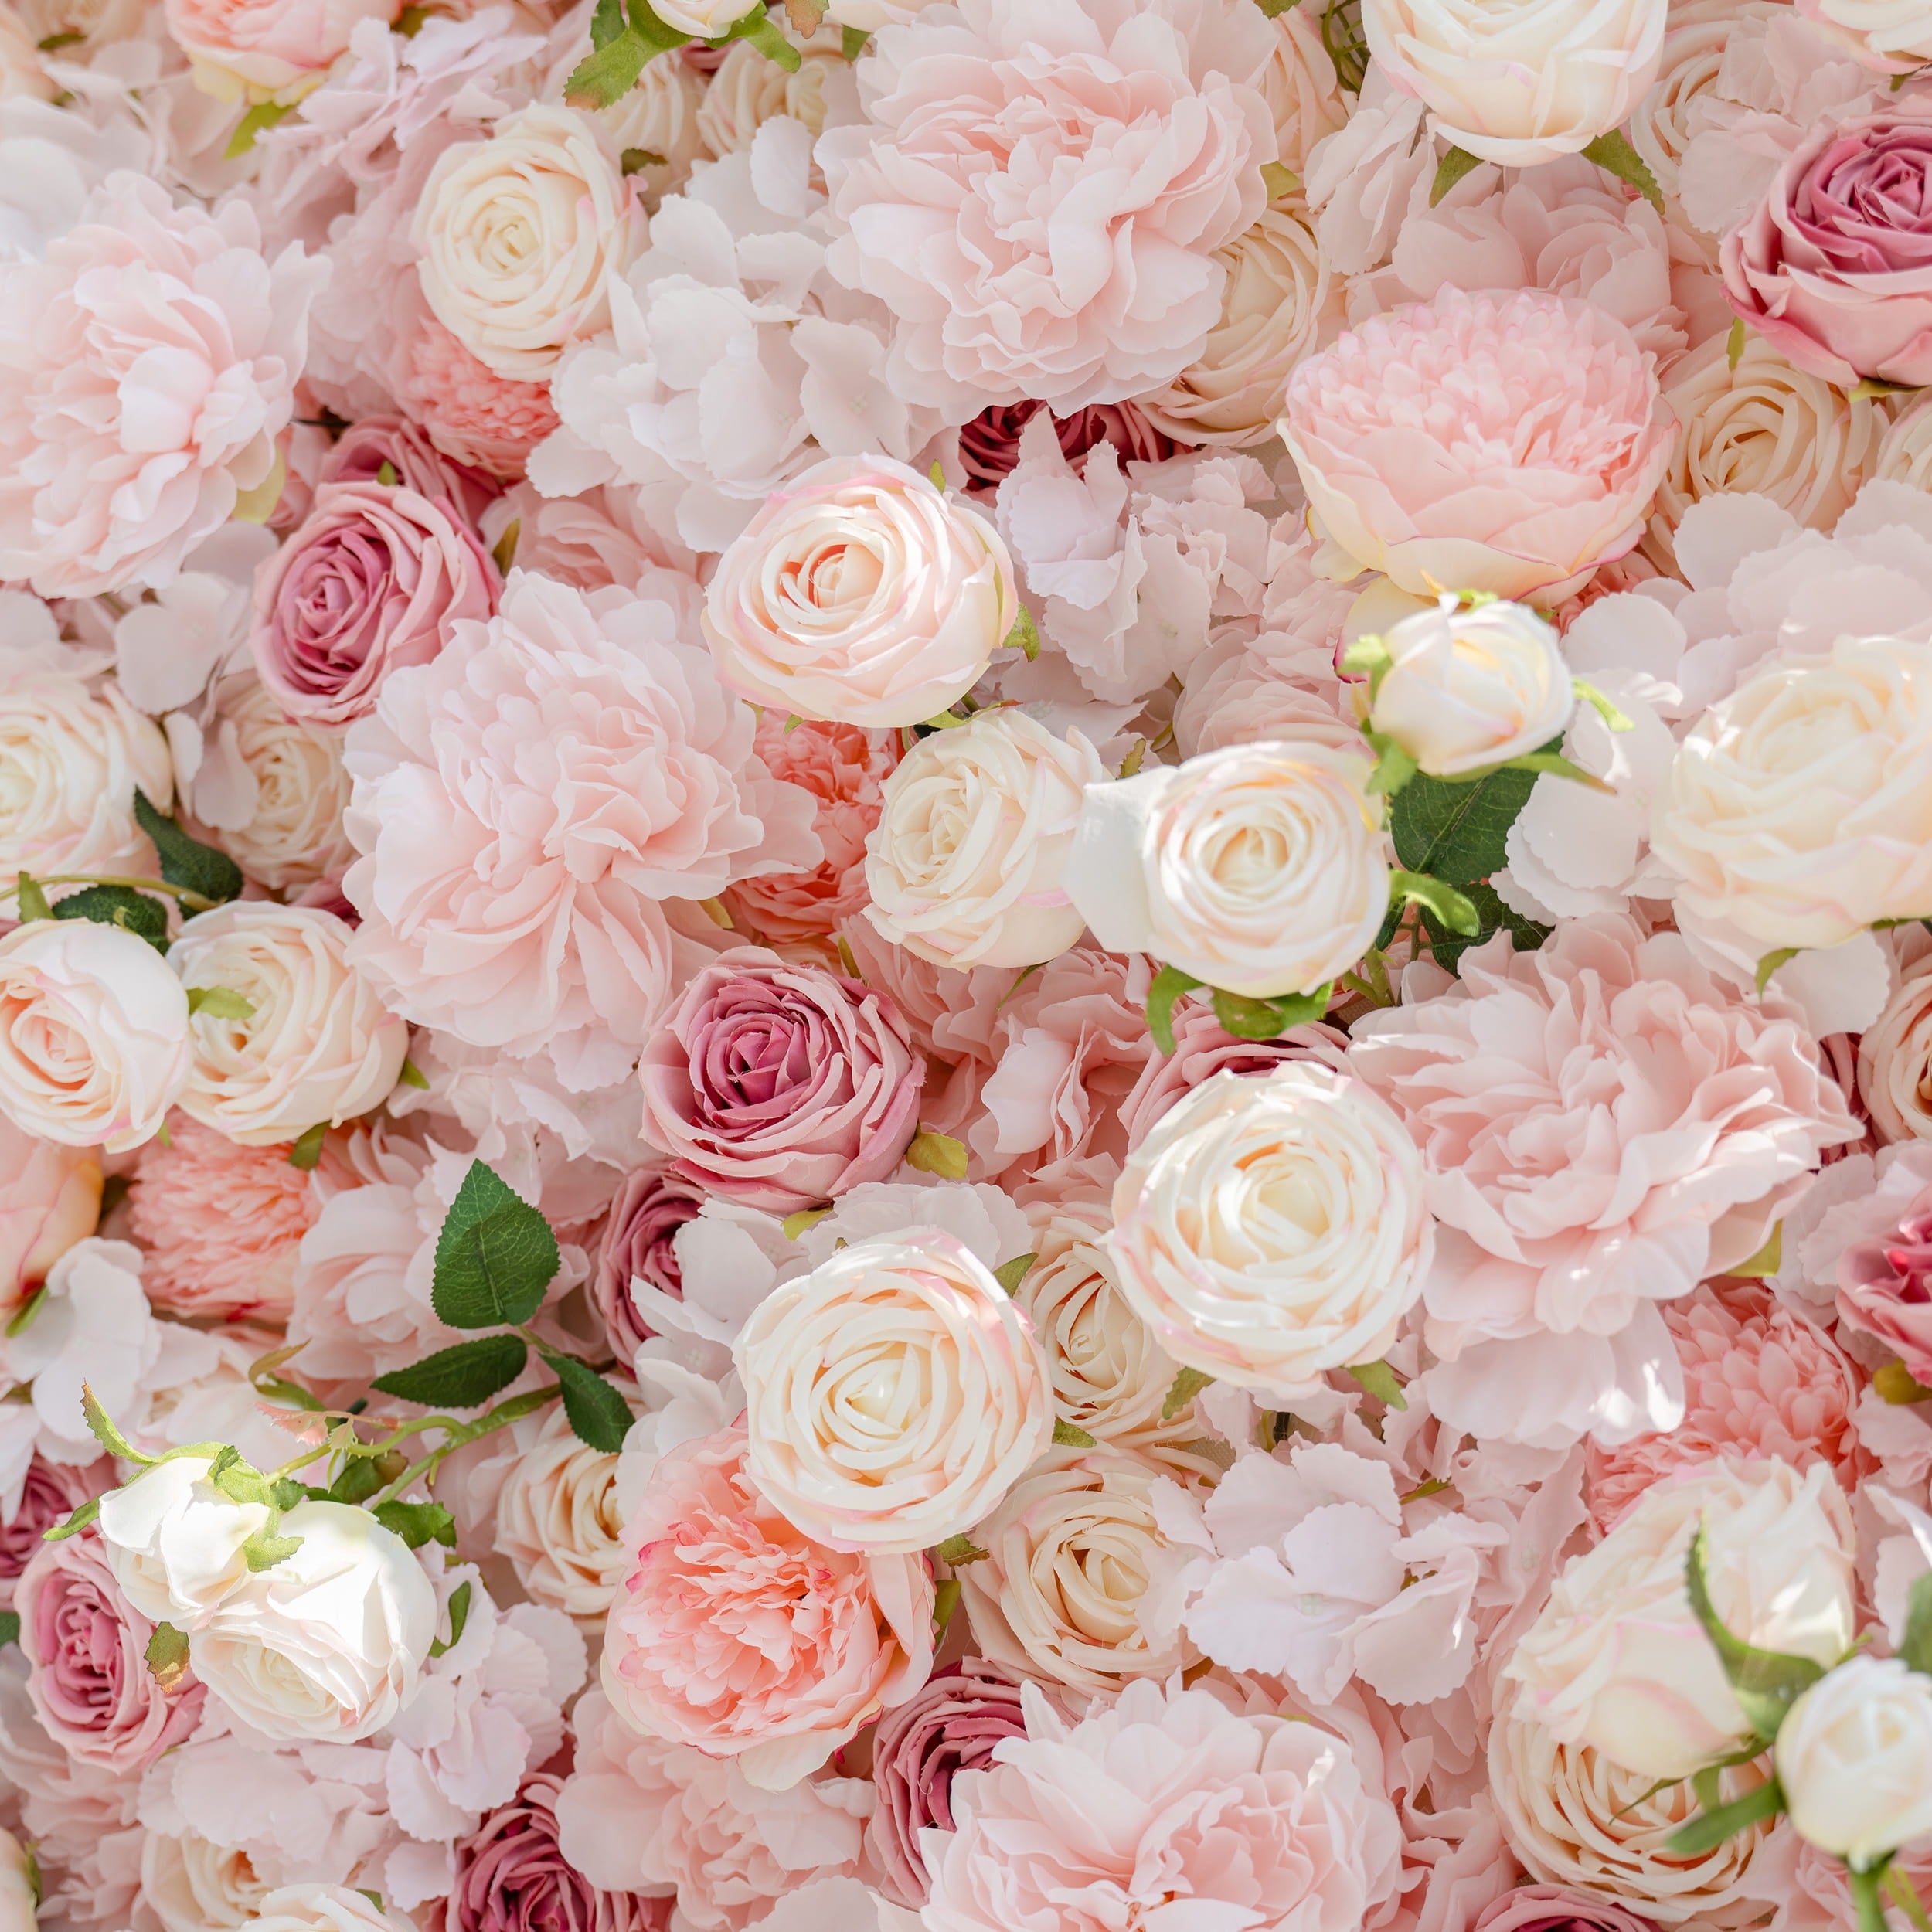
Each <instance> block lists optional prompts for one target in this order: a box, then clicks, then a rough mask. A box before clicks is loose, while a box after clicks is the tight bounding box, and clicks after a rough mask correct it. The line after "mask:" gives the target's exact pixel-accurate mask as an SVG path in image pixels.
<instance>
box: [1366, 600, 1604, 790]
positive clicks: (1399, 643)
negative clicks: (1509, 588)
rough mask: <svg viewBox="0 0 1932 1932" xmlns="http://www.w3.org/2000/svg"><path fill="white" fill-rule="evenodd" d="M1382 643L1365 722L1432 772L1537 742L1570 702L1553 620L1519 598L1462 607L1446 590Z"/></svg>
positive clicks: (1453, 770) (1457, 769)
mask: <svg viewBox="0 0 1932 1932" xmlns="http://www.w3.org/2000/svg"><path fill="white" fill-rule="evenodd" d="M1383 643H1384V644H1385V645H1386V646H1387V648H1388V651H1389V668H1388V669H1387V670H1386V672H1384V673H1383V677H1382V681H1381V683H1380V684H1379V685H1378V686H1377V688H1376V696H1375V703H1374V706H1373V707H1372V709H1371V710H1370V712H1369V723H1371V724H1372V726H1374V727H1375V729H1376V730H1378V731H1383V732H1386V733H1388V735H1389V736H1390V737H1391V738H1393V739H1394V740H1395V741H1396V743H1397V744H1398V745H1400V747H1402V749H1403V750H1404V751H1406V752H1407V753H1408V754H1409V755H1410V757H1412V758H1413V759H1414V760H1415V761H1416V763H1417V764H1418V765H1420V767H1421V768H1422V769H1423V770H1424V771H1426V772H1427V773H1428V774H1430V776H1431V777H1437V778H1453V777H1456V776H1458V774H1461V773H1464V772H1470V771H1477V770H1481V768H1482V767H1484V766H1485V765H1493V764H1501V763H1502V761H1503V760H1505V759H1507V758H1515V757H1521V756H1522V754H1523V753H1525V752H1529V751H1535V750H1538V749H1539V747H1542V746H1543V745H1546V744H1547V743H1549V740H1551V739H1552V738H1554V737H1557V736H1560V735H1561V733H1563V731H1564V730H1565V729H1566V727H1567V726H1568V725H1569V723H1570V713H1572V712H1573V711H1574V710H1575V709H1576V708H1577V692H1576V687H1575V686H1574V685H1573V684H1572V683H1571V682H1570V667H1569V665H1566V664H1565V663H1564V662H1563V652H1562V651H1561V650H1560V648H1558V645H1557V639H1556V627H1555V626H1554V625H1553V624H1546V623H1545V622H1544V621H1543V619H1542V618H1541V617H1538V616H1537V614H1536V612H1535V611H1532V610H1530V609H1529V607H1527V606H1526V605H1524V604H1511V603H1509V602H1507V601H1505V600H1498V601H1496V602H1495V603H1492V604H1478V605H1477V606H1475V608H1474V609H1464V607H1463V605H1462V602H1461V599H1460V598H1458V597H1456V596H1455V595H1454V594H1452V593H1449V592H1445V593H1444V594H1443V595H1442V596H1441V597H1440V598H1439V599H1438V600H1437V605H1436V608H1435V609H1434V610H1433V611H1417V613H1416V614H1415V615H1414V616H1413V617H1404V618H1403V619H1402V620H1401V621H1400V622H1399V623H1397V624H1394V625H1393V627H1392V628H1390V629H1389V631H1387V632H1386V634H1384V636H1383Z"/></svg>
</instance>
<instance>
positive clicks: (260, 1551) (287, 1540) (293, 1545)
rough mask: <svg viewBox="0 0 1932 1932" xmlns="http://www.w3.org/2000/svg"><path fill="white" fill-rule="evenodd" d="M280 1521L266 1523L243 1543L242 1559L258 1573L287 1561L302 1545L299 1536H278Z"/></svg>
mask: <svg viewBox="0 0 1932 1932" xmlns="http://www.w3.org/2000/svg"><path fill="white" fill-rule="evenodd" d="M280 1527H281V1525H280V1524H279V1523H271V1524H267V1525H265V1526H264V1527H263V1528H261V1529H258V1530H257V1531H256V1532H255V1533H254V1535H253V1536H250V1538H249V1539H248V1540H247V1543H243V1545H242V1561H243V1563H246V1564H247V1566H248V1567H249V1569H250V1570H251V1571H253V1572H255V1573H260V1572H261V1571H263V1570H273V1569H274V1567H275V1566H276V1565H277V1563H286V1562H287V1560H288V1559H289V1558H290V1557H291V1556H294V1553H296V1551H297V1550H298V1549H301V1546H302V1539H301V1537H299V1536H277V1535H276V1534H275V1533H274V1532H275V1531H276V1530H277V1529H279V1528H280Z"/></svg>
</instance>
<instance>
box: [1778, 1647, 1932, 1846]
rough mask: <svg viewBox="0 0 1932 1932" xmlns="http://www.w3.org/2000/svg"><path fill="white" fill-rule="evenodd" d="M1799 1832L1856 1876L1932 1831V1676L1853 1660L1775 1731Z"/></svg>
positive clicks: (1895, 1662) (1806, 1696)
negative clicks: (1860, 1870) (1849, 1866)
mask: <svg viewBox="0 0 1932 1932" xmlns="http://www.w3.org/2000/svg"><path fill="white" fill-rule="evenodd" d="M1777 1779H1778V1782H1779V1783H1780V1784H1782V1785H1783V1786H1784V1802H1785V1804H1786V1805H1787V1807H1788V1808H1789V1809H1790V1811H1791V1822H1792V1824H1793V1825H1795V1826H1796V1827H1797V1828H1798V1835H1799V1836H1800V1837H1801V1838H1804V1839H1806V1840H1807V1841H1808V1842H1810V1843H1811V1844H1813V1845H1816V1846H1817V1847H1818V1849H1819V1850H1820V1851H1821V1852H1833V1853H1835V1855H1837V1856H1838V1857H1839V1858H1842V1859H1845V1860H1847V1861H1848V1862H1849V1863H1850V1864H1851V1865H1852V1868H1853V1869H1854V1870H1856V1869H1859V1867H1861V1866H1869V1865H1871V1864H1872V1863H1873V1862H1875V1861H1877V1860H1879V1859H1883V1857H1884V1856H1885V1855H1886V1853H1887V1852H1895V1851H1896V1850H1897V1849H1898V1848H1899V1847H1900V1845H1905V1844H1907V1843H1909V1842H1910V1841H1912V1840H1913V1839H1914V1838H1923V1837H1924V1836H1925V1835H1926V1834H1927V1832H1932V1679H1928V1678H1927V1677H1926V1676H1924V1675H1923V1674H1922V1673H1921V1672H1918V1671H1916V1670H1913V1669H1912V1668H1910V1666H1909V1665H1906V1664H1905V1663H1904V1662H1902V1661H1901V1660H1900V1658H1896V1657H1872V1656H1860V1657H1850V1658H1846V1659H1845V1662H1843V1663H1842V1664H1841V1665H1839V1666H1838V1668H1837V1669H1836V1670H1834V1671H1830V1672H1827V1673H1826V1674H1825V1675H1824V1676H1823V1677H1821V1678H1820V1679H1818V1682H1816V1683H1815V1684H1814V1685H1812V1686H1811V1689H1809V1690H1808V1691H1805V1692H1803V1693H1802V1694H1801V1696H1799V1698H1798V1701H1797V1702H1795V1703H1794V1704H1793V1705H1792V1706H1791V1709H1789V1710H1788V1711H1787V1712H1786V1713H1785V1714H1784V1723H1783V1724H1782V1725H1781V1726H1780V1727H1779V1729H1778V1733H1777Z"/></svg>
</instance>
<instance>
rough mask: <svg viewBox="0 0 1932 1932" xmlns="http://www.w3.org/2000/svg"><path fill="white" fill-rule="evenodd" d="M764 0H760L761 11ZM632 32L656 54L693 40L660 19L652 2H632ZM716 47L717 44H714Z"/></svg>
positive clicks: (641, 0)
mask: <svg viewBox="0 0 1932 1932" xmlns="http://www.w3.org/2000/svg"><path fill="white" fill-rule="evenodd" d="M762 10H763V0H760V11H762ZM630 15H631V32H633V33H634V34H635V35H637V36H638V38H639V39H642V40H645V41H647V42H648V43H649V44H650V46H651V49H652V51H653V52H654V53H669V52H670V51H671V49H672V48H673V47H682V46H684V45H685V43H686V42H687V41H689V39H690V38H691V36H690V35H689V34H688V33H685V32H681V31H680V30H679V29H678V28H676V27H674V26H672V25H671V23H670V22H669V21H668V20H665V19H660V18H659V16H658V13H657V12H656V11H655V9H653V8H652V6H651V4H650V0H630ZM712 44H713V45H714V46H715V45H716V44H717V43H715V42H714V43H712Z"/></svg>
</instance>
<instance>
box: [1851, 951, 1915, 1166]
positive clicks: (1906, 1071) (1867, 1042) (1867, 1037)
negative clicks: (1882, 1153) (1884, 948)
mask: <svg viewBox="0 0 1932 1932" xmlns="http://www.w3.org/2000/svg"><path fill="white" fill-rule="evenodd" d="M1858 1082H1859V1097H1860V1098H1861V1099H1862V1100H1863V1101H1864V1102H1865V1104H1866V1106H1867V1107H1869V1109H1870V1110H1871V1114H1872V1131H1874V1132H1875V1133H1876V1134H1877V1135H1878V1137H1879V1139H1880V1140H1882V1141H1912V1140H1920V1141H1932V947H1929V948H1927V951H1925V952H1924V953H1923V954H1922V955H1921V956H1920V957H1918V958H1917V959H1907V960H1906V961H1901V970H1900V974H1899V981H1898V987H1897V990H1896V992H1893V995H1892V997H1891V998H1889V999H1888V1000H1887V1001H1886V1003H1885V1008H1884V1010H1883V1012H1881V1013H1880V1014H1879V1016H1878V1018H1877V1019H1875V1020H1874V1021H1873V1022H1872V1024H1871V1025H1870V1026H1868V1027H1867V1028H1866V1029H1865V1031H1864V1032H1863V1033H1862V1034H1861V1035H1860V1036H1859V1061H1858Z"/></svg>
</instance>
